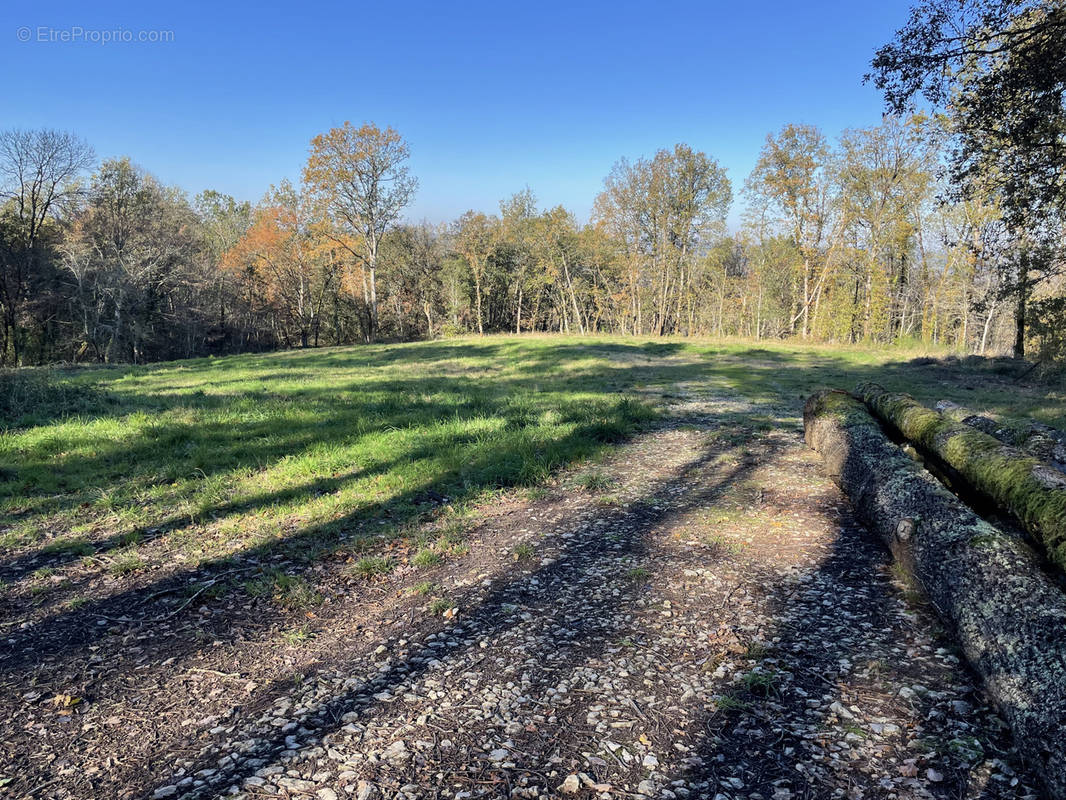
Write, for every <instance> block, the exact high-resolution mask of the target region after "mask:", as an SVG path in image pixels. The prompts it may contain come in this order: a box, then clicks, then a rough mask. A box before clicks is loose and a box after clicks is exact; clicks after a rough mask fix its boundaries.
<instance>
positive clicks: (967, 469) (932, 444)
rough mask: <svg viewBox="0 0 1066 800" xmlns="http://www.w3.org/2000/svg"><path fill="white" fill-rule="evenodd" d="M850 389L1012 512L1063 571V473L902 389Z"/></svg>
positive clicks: (1065, 547)
mask: <svg viewBox="0 0 1066 800" xmlns="http://www.w3.org/2000/svg"><path fill="white" fill-rule="evenodd" d="M855 391H856V395H857V396H859V397H861V398H862V400H863V401H864V402H865V403H866V405H867V406H869V408H870V410H871V411H873V412H874V414H876V415H877V416H878V417H880V418H881V419H882V420H884V421H885V422H887V423H888V424H889V425H891V426H892V427H893V428H895V429H896V430H897V431H899V433H900V434H901V435H902V436H903V438H905V439H908V440H910V441H911V442H913V443H914V444H915V445H916V446H917V447H918V448H919V449H921V450H924V451H925V452H926V453H928V454H931V455H933V456H935V457H936V458H937V459H939V460H940V461H942V462H943V463H944V464H946V465H947V466H948V467H950V468H951V469H952V470H954V471H955V473H956V474H957V475H958V477H959V478H961V480H963V481H964V482H965V483H966V484H967V486H968V488H970V489H972V490H973V491H975V492H977V493H979V494H980V495H983V496H984V497H986V498H988V499H989V500H991V501H992V502H993V503H995V504H996V505H998V506H1000V507H1001V508H1003V509H1005V510H1006V511H1008V512H1010V513H1011V514H1012V515H1013V516H1015V517H1016V518H1017V519H1018V521H1019V522H1020V523H1021V524H1022V526H1023V527H1024V528H1025V529H1026V530H1027V531H1028V532H1029V533H1030V535H1032V537H1033V538H1034V539H1035V540H1036V541H1037V542H1039V543H1040V544H1041V545H1042V546H1043V548H1044V550H1045V552H1046V553H1047V557H1048V559H1049V560H1050V561H1051V562H1052V563H1053V564H1055V565H1056V566H1057V567H1058V568H1059V569H1061V570H1064V571H1066V474H1064V473H1062V472H1060V471H1059V470H1057V469H1055V468H1054V467H1052V466H1051V465H1050V464H1046V463H1044V462H1043V461H1041V460H1040V459H1038V458H1035V457H1034V456H1031V455H1028V454H1027V453H1025V452H1023V451H1021V450H1019V449H1017V448H1015V447H1011V446H1009V445H1005V444H1003V443H1002V442H1000V441H999V440H997V439H995V438H994V437H992V436H989V435H988V434H986V433H981V432H980V431H978V430H975V429H974V428H971V427H970V426H969V425H964V424H963V423H961V422H956V421H955V420H953V419H950V418H948V417H945V416H943V415H942V414H940V413H938V412H937V411H934V410H933V409H931V408H926V407H925V406H923V405H922V404H921V403H919V402H918V401H917V400H915V399H914V398H913V397H911V396H910V395H907V394H899V393H895V392H888V391H886V390H885V389H883V388H882V387H880V386H878V385H877V384H875V383H864V384H861V385H860V386H859V387H858V388H857V389H856V390H855Z"/></svg>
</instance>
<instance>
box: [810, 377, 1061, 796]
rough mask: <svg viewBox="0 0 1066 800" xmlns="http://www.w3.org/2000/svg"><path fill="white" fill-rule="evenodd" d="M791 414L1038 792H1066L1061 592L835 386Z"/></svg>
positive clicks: (1023, 547) (1033, 560)
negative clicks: (908, 583) (798, 415)
mask: <svg viewBox="0 0 1066 800" xmlns="http://www.w3.org/2000/svg"><path fill="white" fill-rule="evenodd" d="M803 421H804V431H805V434H806V439H807V443H808V444H809V445H810V446H811V447H812V448H813V449H815V450H816V451H818V452H819V453H821V454H822V456H823V458H824V459H825V463H826V467H827V469H828V471H829V473H830V475H831V476H832V477H833V479H834V480H835V481H836V482H837V483H838V484H839V485H840V487H841V488H842V489H843V490H844V492H845V493H846V494H847V495H848V497H849V498H850V500H851V503H852V506H853V507H854V508H855V511H856V513H857V515H858V516H859V518H860V519H861V520H862V521H863V522H864V523H865V524H866V525H867V527H868V528H869V529H870V530H871V531H873V532H874V533H876V534H877V535H878V536H879V537H880V538H881V539H882V540H883V541H884V542H885V543H886V544H887V545H888V546H889V548H890V549H891V550H892V552H893V553H894V554H895V555H896V556H897V558H899V560H900V561H901V562H902V563H903V564H904V566H905V567H906V568H907V569H908V570H909V571H910V572H911V574H912V575H913V576H914V577H915V579H916V580H917V582H918V584H919V585H920V586H921V587H922V589H923V591H924V592H925V594H926V596H927V597H928V598H929V600H930V602H931V603H932V604H933V606H934V607H935V608H936V610H937V612H938V613H939V615H940V616H941V618H942V619H943V621H944V623H945V625H946V626H947V627H948V628H949V629H950V630H951V631H953V633H954V634H955V637H956V638H957V640H958V641H959V643H960V645H961V646H962V649H963V652H964V653H965V654H966V657H967V659H968V660H969V661H970V663H971V664H972V665H973V667H974V669H975V670H976V671H977V673H978V674H979V675H980V676H981V678H982V679H983V681H984V683H985V687H986V688H987V690H988V693H989V695H990V696H991V697H992V699H993V700H994V702H995V703H996V705H997V706H998V708H999V710H1000V712H1001V713H1002V715H1003V717H1004V719H1006V721H1007V723H1008V724H1009V726H1010V728H1011V731H1012V732H1013V735H1014V741H1015V744H1016V745H1017V747H1018V750H1019V752H1020V753H1021V754H1022V755H1023V757H1024V758H1025V759H1026V760H1027V761H1028V762H1030V763H1031V765H1032V766H1033V769H1034V771H1035V772H1036V773H1037V774H1038V775H1039V776H1040V778H1041V780H1042V781H1043V783H1044V785H1045V788H1046V789H1047V792H1048V794H1049V795H1050V796H1051V797H1054V798H1059V800H1066V736H1063V734H1062V731H1064V730H1066V593H1064V592H1063V591H1062V590H1061V589H1060V588H1059V587H1058V586H1057V585H1055V583H1054V582H1053V581H1052V580H1051V578H1050V577H1049V576H1048V574H1047V573H1045V572H1044V571H1043V569H1042V568H1041V565H1040V561H1039V559H1038V557H1037V556H1036V554H1035V553H1034V552H1033V551H1032V550H1031V549H1030V547H1029V546H1028V545H1027V544H1026V543H1025V542H1024V541H1023V540H1022V539H1021V538H1020V537H1018V536H1013V535H1010V534H1008V533H1006V532H1004V531H1001V530H999V529H998V528H996V527H994V526H993V525H991V524H989V523H988V522H986V521H985V520H983V519H982V518H981V517H979V516H977V514H975V513H974V512H973V511H972V510H971V509H970V508H969V507H967V506H966V505H965V504H964V503H963V502H962V501H961V500H959V499H958V498H957V497H955V496H954V495H953V494H951V492H949V491H948V490H947V489H945V488H944V487H943V486H942V485H941V484H940V483H939V481H937V480H936V479H935V478H933V477H932V476H931V475H929V473H928V472H926V471H925V470H924V469H922V467H921V466H920V465H918V464H917V463H916V462H914V461H913V460H912V459H910V458H908V457H907V456H906V455H904V454H903V452H902V451H901V449H900V448H899V447H897V446H896V445H894V444H893V443H892V442H891V441H889V439H888V438H887V437H886V436H885V434H884V433H883V432H882V430H881V428H880V426H879V425H878V424H877V421H876V420H875V419H874V418H873V417H872V416H871V415H870V414H869V412H868V411H867V410H866V408H865V407H864V406H863V404H862V403H860V402H858V401H857V400H855V399H854V398H852V397H851V396H849V395H848V394H847V393H845V392H839V391H823V392H820V393H818V394H815V395H813V396H812V397H811V398H810V399H809V400H808V401H807V404H806V406H805V408H804V413H803Z"/></svg>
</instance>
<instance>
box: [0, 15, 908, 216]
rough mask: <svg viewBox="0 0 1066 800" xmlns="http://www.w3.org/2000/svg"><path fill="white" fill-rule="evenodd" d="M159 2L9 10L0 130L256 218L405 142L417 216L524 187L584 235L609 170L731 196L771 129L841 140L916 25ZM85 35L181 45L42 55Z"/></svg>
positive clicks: (862, 117)
mask: <svg viewBox="0 0 1066 800" xmlns="http://www.w3.org/2000/svg"><path fill="white" fill-rule="evenodd" d="M165 5H166V6H168V7H164V4H156V3H145V2H143V0H142V1H141V2H136V3H134V2H124V3H114V2H113V3H108V2H94V3H85V2H84V0H82V2H80V3H73V2H71V3H67V2H49V3H47V4H32V5H31V4H30V3H27V2H21V3H16V2H8V3H5V4H3V8H2V9H0V72H2V74H3V75H4V76H5V79H4V91H3V99H2V101H0V103H2V104H0V128H9V127H52V128H61V129H67V130H72V131H75V132H77V133H78V134H80V135H81V136H83V137H84V138H86V139H87V140H88V141H89V142H90V143H91V144H92V145H93V146H94V147H95V148H96V151H97V153H98V155H99V156H101V157H110V156H118V155H128V156H130V157H131V158H132V159H133V160H134V161H135V162H136V163H138V164H140V165H141V166H143V167H144V168H146V169H147V170H149V171H150V172H153V173H155V174H156V175H158V176H159V177H160V178H161V179H162V180H164V181H165V182H167V183H174V184H178V185H180V186H181V187H183V188H184V189H186V190H187V191H188V192H189V193H190V195H192V194H195V193H196V192H198V191H200V190H201V189H205V188H213V189H218V190H220V191H223V192H227V193H230V194H233V195H235V196H237V197H238V198H242V199H250V200H257V199H258V198H259V197H260V196H261V195H262V194H263V192H264V191H265V190H266V189H267V187H268V186H269V185H270V184H271V183H276V182H277V181H279V180H280V179H282V178H285V177H288V178H290V179H296V178H298V176H299V173H300V169H301V167H302V164H303V162H304V160H305V158H306V155H307V145H308V141H309V140H310V138H311V137H312V136H313V135H315V134H316V133H319V132H321V131H323V130H326V129H328V128H330V127H332V126H334V125H339V124H341V123H343V122H344V121H345V120H351V121H352V122H354V123H359V122H362V121H365V120H372V121H374V122H377V123H378V124H380V125H386V124H388V125H392V126H393V127H395V128H397V129H398V130H399V131H400V132H401V133H402V134H403V135H404V136H405V137H406V138H407V140H408V141H409V142H410V145H411V151H412V159H411V166H412V168H413V170H414V172H415V174H416V175H418V177H419V180H420V182H421V186H420V189H419V192H418V196H417V199H416V201H415V203H414V205H413V206H412V207H411V209H410V212H409V216H410V217H411V218H412V219H422V218H426V219H429V220H431V221H441V220H446V219H451V218H453V217H455V216H457V215H458V214H459V213H461V212H462V211H464V210H466V209H467V208H476V209H481V210H485V211H495V210H496V208H497V204H498V202H499V200H500V198H502V197H504V196H506V195H509V194H510V193H512V192H514V191H517V190H519V189H521V188H523V187H524V186H526V185H529V186H530V187H531V188H532V189H533V190H534V192H535V193H536V194H537V197H538V198H539V200H540V203H541V205H542V206H550V205H555V204H558V203H562V204H564V205H566V206H567V207H568V208H570V209H572V210H574V211H575V212H576V213H577V214H578V215H579V217H582V218H584V217H585V216H586V215H587V214H588V212H589V209H590V207H591V204H592V200H593V197H594V196H595V194H596V193H597V192H598V191H599V189H600V187H601V184H602V180H603V177H604V176H605V175H606V174H607V172H608V170H609V169H610V167H611V165H612V164H613V163H614V162H615V161H616V160H617V159H618V158H619V157H621V156H623V155H624V156H629V157H636V156H640V155H647V154H651V153H653V152H654V151H655V150H656V149H658V148H660V147H670V146H672V145H673V144H675V143H676V142H681V141H683V142H687V143H689V144H690V145H692V146H693V147H696V148H698V149H701V150H704V151H705V152H707V153H708V154H710V155H712V156H714V157H715V158H717V159H718V160H719V161H720V162H721V163H722V165H723V166H725V167H726V168H728V170H729V175H730V178H731V179H732V181H733V184H734V189H735V190H739V188H740V186H741V184H742V183H743V181H744V177H745V176H746V175H747V173H748V171H749V170H750V169H751V167H752V165H753V164H754V162H755V158H756V156H757V153H758V151H759V148H760V146H761V145H762V142H763V140H764V138H765V136H766V134H767V133H768V132H769V131H772V130H776V129H778V128H780V127H781V126H782V125H783V124H785V123H787V122H806V123H811V124H815V125H818V126H820V127H821V128H822V129H823V130H824V131H825V132H826V133H827V134H829V135H831V136H834V135H836V134H837V133H839V131H840V130H842V129H844V128H848V127H857V126H863V125H870V124H875V123H876V122H877V121H878V120H879V119H880V113H881V101H880V98H879V96H878V94H877V92H876V91H875V90H874V89H873V88H872V87H870V86H863V85H862V75H863V73H864V72H865V71H866V69H867V67H868V64H869V60H870V57H871V55H872V53H873V50H874V49H875V48H876V47H877V46H878V45H880V44H883V43H884V42H885V41H887V40H888V39H889V38H891V36H892V34H893V32H894V31H895V30H896V28H898V27H900V26H901V25H902V24H903V23H904V22H905V19H906V14H907V7H908V3H907V2H906V1H905V0H884V2H880V3H871V4H860V3H855V2H853V0H812V2H797V1H796V0H791V1H788V2H785V1H780V0H774V2H736V1H735V0H734V1H732V2H652V1H651V0H648V1H647V2H644V3H641V4H630V3H619V2H606V1H605V0H601V1H600V2H588V3H581V2H578V3H574V4H571V3H556V2H537V3H515V2H506V1H502V2H493V3H484V2H454V1H453V2H449V1H448V0H437V1H436V2H426V3H421V2H419V3H404V4H399V5H392V4H387V3H384V2H377V3H372V4H371V3H360V2H349V3H328V4H327V3H322V2H317V0H303V1H302V2H291V3H288V4H286V6H287V7H286V8H284V9H283V8H280V7H272V5H273V4H271V3H269V2H260V3H247V4H244V3H227V2H224V0H218V2H216V3H214V4H206V3H204V4H199V3H192V2H178V3H167V4H165ZM90 6H91V7H90ZM153 6H154V7H153ZM20 28H26V29H29V37H30V41H28V42H22V41H19V37H20V36H23V37H25V36H26V35H27V32H26V31H24V30H23V31H20ZM76 28H81V29H82V30H83V31H93V30H108V31H110V30H125V31H129V32H131V34H132V35H133V36H136V35H137V33H138V32H139V31H141V30H166V31H173V41H172V42H168V43H158V44H141V43H126V42H112V43H108V44H102V43H96V42H89V41H79V42H66V43H64V42H62V41H39V40H38V38H39V36H41V35H42V33H43V35H44V36H46V37H48V36H62V35H63V32H64V31H71V30H72V29H76ZM42 29H44V30H42ZM47 29H52V31H54V32H51V33H50V32H49V31H48V30H47ZM71 35H75V34H71ZM81 36H82V38H83V39H84V38H87V37H88V36H89V34H87V33H83V34H81ZM734 219H735V214H734Z"/></svg>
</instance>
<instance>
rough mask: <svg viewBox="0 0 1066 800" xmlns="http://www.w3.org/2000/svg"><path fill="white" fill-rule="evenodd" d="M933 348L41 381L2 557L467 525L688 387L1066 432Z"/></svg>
mask: <svg viewBox="0 0 1066 800" xmlns="http://www.w3.org/2000/svg"><path fill="white" fill-rule="evenodd" d="M916 355H917V354H915V353H912V352H906V351H893V350H889V351H882V352H871V351H866V350H862V349H828V348H820V347H799V346H794V345H784V344H763V343H759V344H753V343H740V342H735V343H729V342H727V343H713V342H687V341H684V342H683V341H673V340H655V341H635V340H630V339H564V338H558V337H556V338H548V337H544V338H532V337H530V338H527V337H521V338H519V337H486V338H484V339H460V340H451V341H444V342H430V343H415V344H401V345H380V346H368V347H350V348H336V349H323V350H316V351H293V352H284V353H276V354H269V355H245V356H234V357H227V358H211V359H199V360H192V361H183V362H173V363H166V364H158V365H151V366H117V367H107V368H79V369H70V370H61V371H55V372H53V373H50V374H44V373H35V372H28V373H23V375H22V376H21V377H20V380H21V383H20V384H19V386H18V387H16V389H11V388H10V387H9V389H8V391H7V392H6V394H5V400H4V402H5V403H6V404H7V405H6V409H5V410H6V414H7V421H6V425H7V429H6V431H5V432H4V433H3V435H2V438H0V517H2V522H0V548H2V549H3V551H6V552H8V553H9V554H12V555H15V554H18V555H20V556H25V555H32V554H36V556H41V557H44V558H45V561H49V559H51V560H52V561H58V562H63V563H75V562H77V563H80V564H81V566H82V569H83V570H84V571H86V572H88V573H104V574H108V575H110V576H112V577H117V576H122V575H127V574H135V573H139V572H141V571H144V570H147V569H149V568H151V567H153V566H157V565H161V564H178V563H180V564H182V565H183V566H186V567H193V566H196V565H197V564H201V563H204V562H208V561H211V562H218V563H224V560H225V559H226V558H227V557H228V556H230V555H232V554H238V553H239V554H244V555H247V554H248V553H261V552H265V551H268V550H271V549H274V548H279V547H281V548H284V549H285V550H286V551H287V553H288V555H289V557H294V556H295V557H298V558H301V559H303V560H310V559H313V558H314V557H315V555H316V554H317V553H319V552H321V550H322V549H323V548H327V549H329V548H336V547H338V546H341V543H343V546H344V547H347V548H351V549H352V550H353V552H355V553H358V552H360V550H361V549H362V548H364V547H365V546H367V543H372V542H375V541H380V540H382V539H383V538H385V539H389V538H396V537H401V538H402V537H404V536H405V535H407V533H408V529H409V526H411V525H412V524H413V523H415V522H419V521H425V519H426V518H427V517H432V516H438V517H441V516H447V517H448V518H449V519H450V520H451V521H454V523H455V524H454V526H453V529H454V530H455V531H461V529H462V518H463V515H464V513H466V510H467V509H469V508H470V507H471V506H472V505H473V504H475V503H477V502H479V501H481V500H483V499H484V498H485V496H486V494H487V493H492V492H494V491H497V490H499V489H502V488H505V487H512V486H528V487H535V486H537V485H538V484H540V483H542V482H544V481H545V480H546V479H548V478H549V476H550V475H551V474H552V473H553V472H555V471H556V470H558V469H559V468H560V467H563V466H565V465H567V464H572V463H575V462H579V461H582V460H584V459H588V458H590V457H594V456H595V455H596V454H597V452H598V451H600V450H601V449H602V448H603V447H604V446H605V445H607V444H609V443H611V442H613V441H616V440H618V439H619V438H620V437H623V436H625V435H626V434H627V433H628V432H629V431H631V430H633V429H634V428H636V427H638V426H640V425H642V424H645V423H648V422H649V421H650V420H651V419H653V418H654V416H655V415H656V413H657V412H656V406H657V405H658V404H660V403H661V401H663V400H664V398H665V399H666V400H669V399H671V398H678V397H683V395H684V394H685V391H686V387H688V389H691V388H693V387H699V386H702V387H705V388H710V389H713V390H714V391H716V392H720V393H722V392H724V393H731V394H735V395H737V396H738V397H741V398H744V399H745V400H746V401H749V402H754V403H760V404H763V405H765V407H766V408H767V409H768V410H767V413H766V415H765V417H766V418H765V424H766V426H773V425H778V424H795V421H796V418H797V417H798V413H799V409H800V407H801V405H802V400H803V398H804V397H805V396H806V395H807V394H808V393H809V392H810V391H811V390H812V389H814V388H817V387H820V386H827V385H832V386H839V387H843V388H851V387H853V386H854V385H855V383H856V382H858V381H860V380H867V379H874V380H878V381H880V382H882V383H883V384H885V385H886V386H889V387H893V388H901V389H905V390H907V391H911V392H913V393H914V394H915V395H917V396H918V397H919V399H921V400H923V401H927V402H932V401H935V400H937V399H939V398H940V397H944V396H947V397H951V398H952V399H955V400H958V401H959V402H962V403H964V404H966V405H969V406H973V407H976V408H979V409H983V410H990V411H994V412H998V413H1004V414H1008V415H1011V414H1014V415H1018V414H1025V415H1032V416H1035V417H1037V418H1039V419H1041V420H1043V421H1045V422H1049V423H1052V424H1058V425H1061V424H1063V422H1064V421H1066V405H1064V398H1063V394H1062V392H1061V390H1060V391H1057V392H1054V391H1050V390H1048V388H1047V387H1046V386H1044V387H1040V386H1037V387H1028V388H1026V387H1022V386H1018V385H1016V384H1015V383H1014V382H1013V381H1012V379H1010V378H1009V377H1007V376H1004V375H1000V374H998V373H997V372H996V371H995V368H994V367H995V364H994V363H993V362H982V363H981V364H978V365H976V366H974V365H968V364H964V363H962V362H952V363H947V364H945V363H943V362H932V363H929V362H930V360H929V359H924V360H923V359H919V360H917V361H916V360H914V359H915V356H916ZM7 380H9V381H10V380H12V378H11V376H10V375H9V376H8V377H7ZM444 498H447V500H448V501H449V502H447V503H445V502H444ZM459 539H461V535H459V534H455V535H452V536H451V538H450V539H449V538H448V537H447V536H445V540H444V541H435V542H427V541H424V537H423V540H420V541H417V542H415V543H414V546H415V547H416V548H417V549H420V550H426V551H427V552H430V551H431V552H434V553H438V554H444V553H446V551H447V549H448V548H449V547H461V543H460V541H459ZM36 556H34V558H35V557H36ZM423 557H425V558H428V557H429V556H423ZM10 560H11V559H10V558H9V559H8V561H10ZM24 560H25V559H24ZM28 563H31V564H35V563H37V562H36V561H35V560H34V559H33V558H31V559H30V560H29V562H28ZM49 563H51V562H50V561H49ZM9 566H10V564H9ZM368 568H369V567H368ZM46 571H47V568H46ZM16 577H17V576H16ZM44 577H45V578H47V577H49V576H48V575H45V576H44ZM42 593H46V592H43V591H42ZM68 602H76V598H68Z"/></svg>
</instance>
